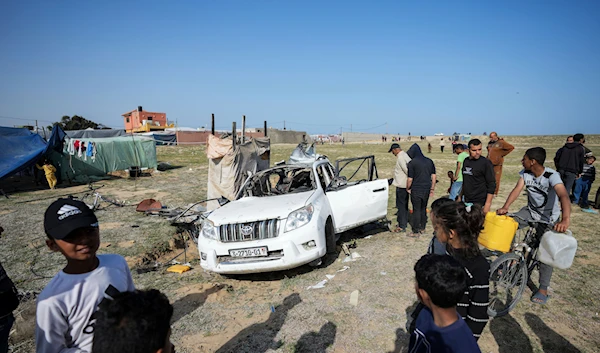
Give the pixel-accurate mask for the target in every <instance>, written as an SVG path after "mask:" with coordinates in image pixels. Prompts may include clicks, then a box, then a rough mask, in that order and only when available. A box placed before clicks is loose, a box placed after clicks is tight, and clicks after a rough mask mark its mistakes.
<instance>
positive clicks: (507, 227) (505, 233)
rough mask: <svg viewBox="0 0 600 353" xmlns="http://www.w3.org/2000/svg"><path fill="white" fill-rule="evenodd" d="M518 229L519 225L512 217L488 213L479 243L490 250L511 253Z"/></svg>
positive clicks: (478, 239)
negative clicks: (511, 246)
mask: <svg viewBox="0 0 600 353" xmlns="http://www.w3.org/2000/svg"><path fill="white" fill-rule="evenodd" d="M518 227H519V223H517V221H515V220H514V219H512V218H511V217H508V216H499V215H497V214H496V212H488V213H487V214H486V215H485V222H484V223H483V230H482V231H481V233H479V238H477V241H478V242H479V244H481V245H483V246H485V247H486V248H488V249H490V250H497V251H502V252H509V251H510V245H511V244H512V241H513V238H514V236H515V232H516V231H517V228H518Z"/></svg>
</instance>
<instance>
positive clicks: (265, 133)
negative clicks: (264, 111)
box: [265, 120, 267, 137]
mask: <svg viewBox="0 0 600 353" xmlns="http://www.w3.org/2000/svg"><path fill="white" fill-rule="evenodd" d="M265 137H267V121H266V120H265Z"/></svg>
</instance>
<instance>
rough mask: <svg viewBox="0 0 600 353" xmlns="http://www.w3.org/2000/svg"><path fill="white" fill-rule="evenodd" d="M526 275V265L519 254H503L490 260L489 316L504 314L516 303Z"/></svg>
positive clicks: (525, 282)
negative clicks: (492, 260)
mask: <svg viewBox="0 0 600 353" xmlns="http://www.w3.org/2000/svg"><path fill="white" fill-rule="evenodd" d="M527 276H528V275H527V266H526V264H525V261H524V260H523V258H522V257H521V256H520V255H519V254H516V253H508V254H503V255H502V256H500V257H498V258H497V259H496V260H494V262H492V265H491V266H490V303H489V305H488V315H489V316H491V317H500V316H504V315H506V314H508V312H509V311H511V310H512V309H513V308H514V307H515V306H516V305H517V302H518V301H519V299H521V296H522V295H523V291H524V290H525V287H526V286H527Z"/></svg>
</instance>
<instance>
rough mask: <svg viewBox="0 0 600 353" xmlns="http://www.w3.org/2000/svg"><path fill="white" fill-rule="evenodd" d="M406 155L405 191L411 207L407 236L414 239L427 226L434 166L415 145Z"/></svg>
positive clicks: (433, 186) (433, 185)
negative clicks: (410, 224)
mask: <svg viewBox="0 0 600 353" xmlns="http://www.w3.org/2000/svg"><path fill="white" fill-rule="evenodd" d="M406 153H407V154H408V156H409V157H410V158H411V160H410V162H408V165H407V166H408V179H407V181H406V191H407V192H408V193H409V194H410V200H411V203H412V206H413V214H412V233H411V234H407V236H409V237H413V238H416V237H419V236H421V234H423V231H424V230H425V225H426V224H427V203H428V202H429V197H432V196H433V191H434V189H435V179H436V176H435V165H434V164H433V161H432V160H431V159H429V158H427V157H425V156H424V155H423V152H421V147H419V145H417V144H416V143H415V144H413V145H412V146H410V148H409V149H408V151H407V152H406Z"/></svg>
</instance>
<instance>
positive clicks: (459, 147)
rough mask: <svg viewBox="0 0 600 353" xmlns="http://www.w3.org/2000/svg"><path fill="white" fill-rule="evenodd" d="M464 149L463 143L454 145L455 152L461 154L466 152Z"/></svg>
mask: <svg viewBox="0 0 600 353" xmlns="http://www.w3.org/2000/svg"><path fill="white" fill-rule="evenodd" d="M464 150H465V145H463V144H462V143H459V144H456V145H454V153H456V154H461V153H463V152H464Z"/></svg>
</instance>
